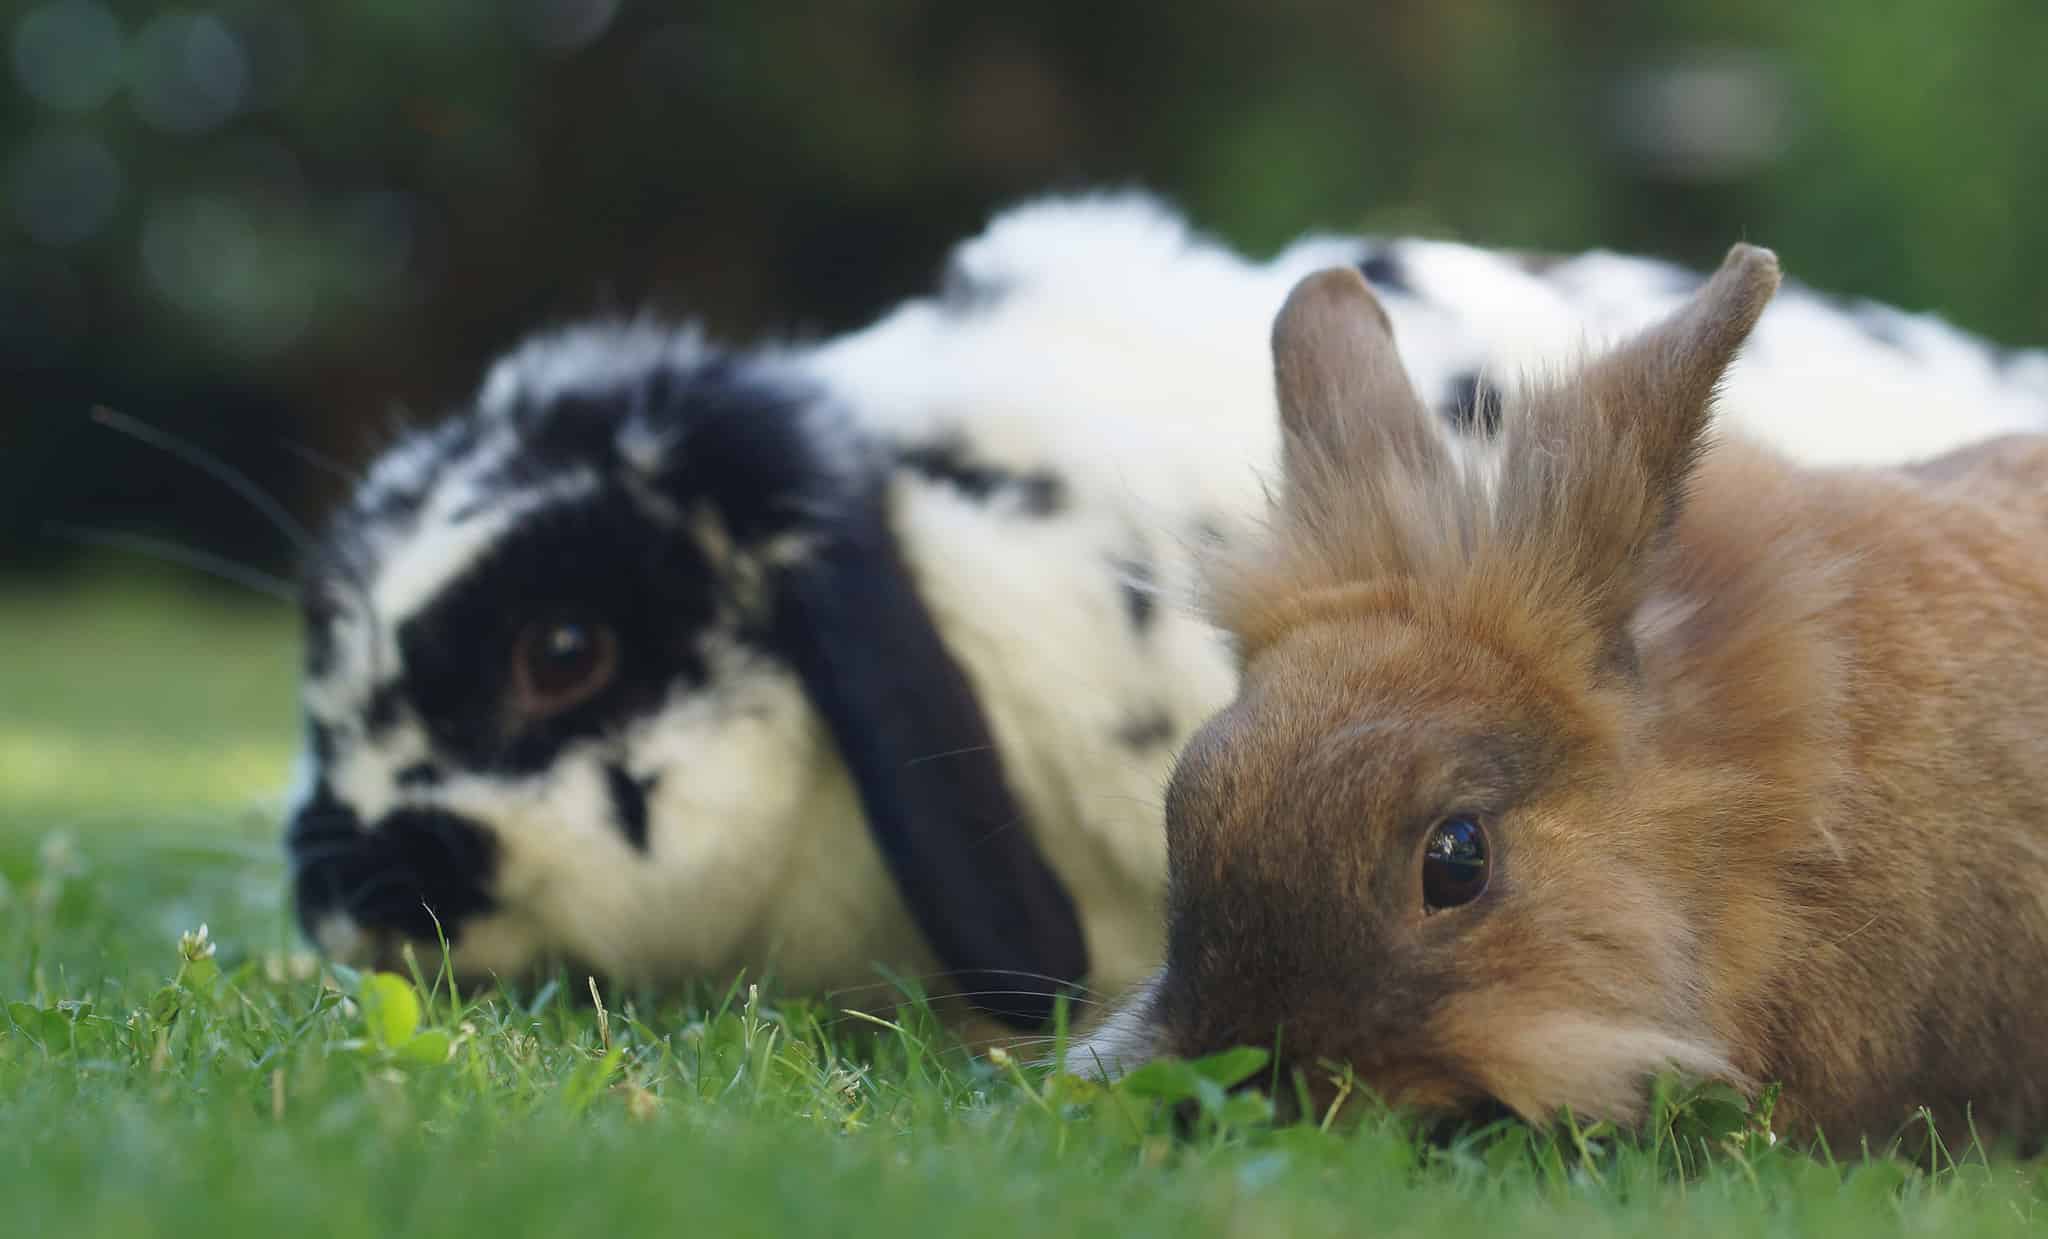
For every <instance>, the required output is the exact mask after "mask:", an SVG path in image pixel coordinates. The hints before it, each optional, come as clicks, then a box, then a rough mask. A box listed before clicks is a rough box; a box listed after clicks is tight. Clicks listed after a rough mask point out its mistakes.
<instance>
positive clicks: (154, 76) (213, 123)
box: [129, 14, 249, 134]
mask: <svg viewBox="0 0 2048 1239" xmlns="http://www.w3.org/2000/svg"><path fill="white" fill-rule="evenodd" d="M129 86H130V89H131V90H132V92H133V98H134V101H135V110H136V112H137V113H139V114H140V115H141V117H142V119H143V120H144V121H146V122H148V123H149V124H150V125H151V126H153V127H155V128H157V129H161V130H163V131H164V132H165V133H176V134H196V133H205V132H207V131H208V130H212V129H217V128H219V127H220V126H221V125H222V124H223V123H225V122H226V121H227V119H228V118H229V117H230V116H233V115H234V114H235V110H236V109H237V108H238V107H240V106H241V103H242V98H243V95H244V94H245V93H246V92H247V90H248V86H249V58H248V54H247V52H246V51H245V50H244V49H243V47H242V40H241V38H240V36H238V35H237V34H236V33H235V32H234V31H233V30H231V29H229V28H228V26H227V25H226V23H224V22H222V21H221V20H220V19H219V18H217V17H212V16H206V15H198V16H194V15H190V14H166V15H164V16H162V17H157V18H154V19H152V20H151V21H150V23H149V24H148V25H147V26H144V27H143V28H142V32H141V33H140V34H138V35H137V36H136V38H135V47H134V50H133V56H132V58H131V60H130V64H129Z"/></svg>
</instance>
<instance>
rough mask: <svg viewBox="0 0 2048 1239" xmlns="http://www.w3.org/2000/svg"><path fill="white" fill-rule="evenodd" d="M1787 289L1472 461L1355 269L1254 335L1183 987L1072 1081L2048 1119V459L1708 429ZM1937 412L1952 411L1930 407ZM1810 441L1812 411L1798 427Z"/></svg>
mask: <svg viewBox="0 0 2048 1239" xmlns="http://www.w3.org/2000/svg"><path fill="white" fill-rule="evenodd" d="M1777 285H1778V263H1777V260H1776V259H1775V258H1774V257H1773V256H1772V255H1771V254H1770V253H1769V252H1767V251H1764V250H1760V249H1754V248H1750V247H1747V246H1739V247H1737V248H1736V249H1735V250H1734V251H1732V252H1731V253H1730V255H1729V256H1728V259H1727V262H1726V264H1725V265H1724V266H1723V267H1722V268H1721V270H1720V272H1719V274H1718V275H1716V276H1715V277H1714V278H1713V280H1712V281H1711V282H1710V283H1708V284H1707V285H1706V286H1705V288H1704V289H1703V290H1701V291H1700V292H1699V293H1698V294H1697V296H1695V297H1694V298H1693V299H1692V300H1691V302H1690V303H1689V304H1687V305H1686V306H1685V307H1684V308H1683V309H1682V310H1681V311H1680V312H1678V313H1677V314H1676V315H1675V316H1674V317H1672V318H1670V319H1668V320H1667V321H1665V322H1664V323H1662V324H1661V325H1659V326H1656V327H1655V328H1653V329H1651V330H1649V331H1648V332H1647V333H1645V334H1642V335H1640V336H1638V337H1636V338H1635V339H1633V340H1632V341H1631V342H1629V343H1626V344H1624V345H1622V346H1621V347H1619V348H1617V349H1616V350H1614V351H1612V352H1610V353H1607V354H1605V355H1604V356H1600V357H1598V358H1597V359H1595V360H1592V361H1590V362H1589V363H1587V364H1585V365H1584V366H1583V368H1581V369H1579V370H1577V371H1576V372H1575V373H1570V374H1568V375H1566V376H1564V377H1560V378H1555V379H1552V380H1549V381H1542V382H1536V383H1532V384H1530V385H1529V386H1528V388H1527V389H1526V390H1525V391H1523V392H1522V393H1521V394H1520V395H1519V396H1518V397H1511V398H1510V399H1509V400H1508V401H1507V403H1506V405H1505V407H1504V411H1503V412H1504V416H1503V429H1502V432H1501V435H1500V437H1499V439H1498V441H1497V444H1496V445H1494V446H1493V447H1492V448H1491V450H1484V451H1481V450H1476V449H1475V448H1473V447H1472V446H1470V445H1466V446H1465V447H1463V448H1461V449H1455V450H1454V448H1453V446H1452V445H1451V444H1450V443H1449V442H1448V441H1447V439H1446V438H1445V436H1444V435H1442V434H1441V433H1440V430H1439V428H1438V427H1437V426H1436V425H1435V424H1433V423H1432V421H1431V419H1430V417H1429V415H1428V414H1427V413H1426V412H1425V411H1424V410H1423V408H1422V406H1421V405H1420V404H1419V403H1418V402H1417V400H1416V397H1415V395H1414V393H1413V391H1412V390H1411V388H1410V386H1409V382H1408V378H1407V376H1406V374H1405V372H1404V370H1403V367H1402V365H1401V362H1400V359H1399V357H1398V356H1397V354H1396V349H1395V343H1396V341H1395V338H1394V335H1393V334H1392V333H1391V332H1390V330H1389V326H1388V322H1387V318H1386V315H1385V314H1384V313H1383V312H1382V311H1381V309H1380V306H1379V304H1378V302H1377V301H1376V300H1375V298H1374V296H1373V295H1372V293H1371V292H1370V291H1369V289H1368V287H1367V284H1366V283H1365V281H1363V280H1361V279H1360V278H1359V276H1358V274H1357V273H1356V272H1355V271H1349V270H1343V271H1331V272H1325V273H1322V274H1318V275H1314V276H1312V277H1310V278H1308V279H1306V280H1304V281H1303V282H1302V283H1301V284H1300V285H1299V286H1298V288H1297V289H1296V290H1295V292H1294V293H1293V294H1292V296H1291V297H1290V298H1289V300H1288V301H1287V303H1286V305H1285V307H1284V309H1283V310H1282V311H1281V313H1280V315H1279V317H1278V320H1277V322H1276V323H1275V326H1274V329H1273V350H1274V363H1275V367H1276V372H1277V375H1278V389H1279V396H1280V404H1281V420H1282V423H1283V425H1284V435H1285V448H1284V475H1285V479H1284V486H1283V488H1282V490H1281V493H1280V496H1279V498H1278V499H1277V501H1276V508H1275V512H1274V517H1273V523H1272V532H1271V535H1270V538H1269V540H1268V541H1266V542H1265V543H1264V544H1263V545H1260V546H1258V547H1255V548H1245V549H1243V550H1241V551H1240V552H1238V553H1236V554H1234V555H1229V556H1225V557H1223V558H1222V562H1220V563H1219V564H1218V566H1217V568H1216V571H1215V573H1214V576H1213V580H1212V594H1211V597H1212V601H1213V604H1214V608H1215V612H1216V615H1217V616H1218V618H1219V620H1220V621H1221V623H1222V624H1223V625H1224V626H1225V627H1226V628H1227V629H1229V630H1230V631H1231V632H1233V633H1234V634H1235V635H1236V637H1237V638H1238V642H1239V648H1240V650H1241V653H1242V658H1243V675H1242V680H1241V686H1240V688H1239V691H1238V694H1237V697H1236V700H1235V701H1234V702H1233V703H1232V704H1231V705H1230V706H1228V707H1227V708H1226V709H1224V710H1223V711H1222V712H1221V713H1219V714H1218V715H1216V716H1215V717H1214V718H1213V719H1211V720H1210V721H1209V722H1208V723H1207V724H1206V725H1205V726H1204V727H1203V728H1202V729H1201V730H1200V731H1199V732H1198V733H1197V735H1196V737H1195V738H1194V739H1193V740H1192V741H1191V742H1190V744H1189V746H1188V748H1187V749H1186V751H1185V753H1184V754H1183V756H1182V757H1181V759H1180V762H1179V765H1178V769H1177V770H1176V772H1175V774H1174V776H1173V780H1172V784H1171V789H1170V791H1169V793H1168V799H1167V823H1168V835H1169V838H1168V856H1169V866H1168V871H1169V875H1170V876H1169V892H1170V894H1169V905H1170V907H1169V916H1168V931H1167V958H1166V964H1165V966H1164V968H1163V969H1162V970H1161V971H1160V972H1159V974H1158V975H1157V976H1156V977H1155V978H1154V979H1153V980H1152V981H1151V982H1150V983H1149V984H1148V985H1147V986H1146V987H1144V989H1143V991H1142V993H1141V995H1140V996H1139V997H1138V999H1137V1000H1136V1001H1135V1002H1133V1003H1132V1004H1131V1005H1130V1006H1129V1007H1127V1008H1126V1009H1125V1010H1123V1011H1122V1012H1120V1013H1119V1014H1118V1015H1117V1016H1115V1017H1114V1018H1113V1019H1111V1020H1110V1021H1108V1022H1107V1023H1106V1024H1105V1025H1104V1026H1103V1027H1102V1028H1101V1029H1100V1030H1099V1031H1098V1032H1097V1033H1096V1034H1095V1035H1094V1036H1093V1037H1092V1038H1091V1039H1089V1040H1088V1041H1086V1042H1085V1043H1083V1044H1081V1045H1079V1046H1078V1047H1076V1049H1075V1050H1074V1051H1073V1053H1072V1057H1071V1058H1070V1059H1069V1062H1070V1064H1071V1065H1073V1066H1075V1067H1076V1068H1080V1069H1091V1070H1092V1069H1097V1068H1098V1067H1099V1068H1108V1069H1111V1070H1114V1069H1116V1068H1118V1067H1129V1066H1131V1065H1133V1064H1135V1063H1136V1062H1138V1061H1141V1060H1142V1059H1144V1058H1145V1057H1147V1056H1150V1055H1154V1054H1158V1053H1168V1052H1170V1053H1182V1054H1198V1053H1203V1052H1208V1051H1212V1050H1215V1049H1219V1048H1222V1047H1225V1046H1229V1045H1233V1044H1245V1043H1249V1044H1254V1045H1263V1046H1269V1047H1274V1046H1277V1048H1278V1053H1279V1054H1280V1056H1281V1057H1282V1060H1283V1061H1284V1062H1285V1063H1287V1064H1290V1065H1294V1066H1299V1067H1301V1068H1302V1069H1303V1071H1304V1076H1305V1078H1306V1080H1307V1081H1308V1083H1309V1084H1311V1085H1312V1086H1313V1088H1314V1089H1315V1090H1317V1093H1318V1097H1317V1099H1318V1100H1320V1101H1323V1102H1325V1103H1327V1101H1328V1100H1329V1099H1330V1097H1331V1093H1330V1087H1331V1086H1330V1085H1329V1084H1328V1083H1327V1080H1328V1078H1329V1073H1328V1072H1327V1071H1326V1070H1324V1069H1323V1068H1321V1067H1319V1066H1318V1064H1319V1063H1322V1062H1324V1061H1330V1062H1336V1063H1343V1064H1349V1065H1350V1066H1351V1067H1352V1068H1354V1069H1355V1071H1356V1078H1357V1080H1358V1082H1359V1083H1361V1084H1363V1085H1365V1086H1368V1087H1369V1088H1370V1089H1372V1090H1373V1091H1375V1092H1376V1093H1377V1094H1379V1095H1380V1096H1382V1097H1384V1098H1386V1099H1388V1100H1390V1101H1392V1102H1395V1103H1398V1104H1406V1105H1411V1106H1415V1107H1418V1108H1421V1109H1423V1110H1429V1111H1438V1112H1450V1113H1456V1112H1459V1111H1463V1110H1466V1109H1468V1108H1479V1107H1483V1106H1490V1105H1493V1104H1500V1105H1505V1106H1506V1107H1508V1108H1510V1109H1512V1110H1513V1111H1515V1112H1517V1113H1519V1114H1521V1115H1523V1116H1525V1117H1527V1118H1530V1119H1533V1120H1541V1119H1544V1118H1546V1117H1548V1116H1553V1115H1556V1114H1558V1113H1559V1112H1560V1111H1562V1110H1564V1109H1566V1108H1569V1109H1570V1111H1571V1112H1572V1113H1574V1114H1576V1115H1579V1116H1582V1117H1585V1116H1598V1117H1606V1118H1612V1119H1616V1120H1621V1121H1628V1120H1634V1119H1637V1118H1639V1117H1640V1116H1641V1115H1642V1113H1643V1107H1644V1105H1645V1103H1646V1100H1647V1095H1648V1089H1647V1085H1648V1084H1649V1082H1650V1080H1651V1078H1652V1077H1653V1075H1655V1074H1656V1073H1658V1072H1660V1071H1663V1070H1666V1069H1671V1068H1676V1069H1677V1070H1679V1071H1681V1072H1684V1073H1689V1074H1691V1075H1693V1076H1697V1077H1708V1078H1715V1079H1720V1080H1725V1081H1729V1082H1732V1083H1734V1084H1736V1085H1738V1086H1745V1087H1747V1086H1755V1085H1760V1084H1762V1083H1765V1082H1769V1081H1778V1082H1781V1083H1782V1084H1783V1085H1784V1090H1785V1091H1784V1094H1783V1098H1782V1101H1781V1103H1780V1106H1779V1109H1778V1112H1777V1113H1778V1115H1779V1117H1780V1119H1781V1120H1783V1125H1784V1127H1785V1129H1786V1130H1789V1131H1793V1132H1812V1131H1814V1130H1820V1131H1823V1132H1825V1133H1826V1135H1827V1136H1828V1137H1829V1138H1830V1139H1831V1140H1833V1141H1834V1142H1835V1147H1837V1148H1841V1147H1844V1146H1843V1144H1842V1143H1841V1142H1842V1141H1845V1140H1846V1141H1849V1142H1851V1143H1850V1144H1849V1145H1848V1146H1847V1147H1851V1148H1853V1147H1855V1146H1854V1141H1855V1140H1856V1139H1857V1138H1858V1137H1860V1136H1865V1135H1867V1136H1869V1137H1871V1138H1872V1139H1873V1140H1874V1141H1882V1140H1883V1139H1885V1138H1886V1137H1888V1136H1890V1135H1891V1134H1892V1133H1893V1132H1894V1131H1896V1130H1897V1129H1898V1128H1899V1126H1900V1124H1901V1123H1902V1122H1903V1121H1904V1120H1905V1119H1906V1118H1907V1116H1908V1113H1909V1111H1910V1109H1911V1108H1913V1107H1916V1106H1921V1105H1925V1106H1927V1107H1930V1108H1931V1110H1932V1112H1933V1114H1934V1115H1935V1116H1936V1118H1937V1120H1938V1122H1939V1124H1940V1125H1941V1127H1942V1128H1943V1130H1944V1131H1945V1132H1946V1133H1947V1134H1949V1135H1950V1136H1956V1135H1960V1134H1962V1133H1963V1132H1964V1131H1965V1119H1966V1114H1967V1115H1969V1116H1971V1117H1973V1118H1974V1120H1975V1122H1976V1124H1977V1127H1978V1129H1979V1130H1980V1131H1983V1132H1986V1133H1990V1132H1998V1133H2002V1134H2005V1135H2008V1136H2013V1137H2017V1138H2020V1139H2022V1140H2028V1141H2031V1140H2033V1139H2035V1138H2037V1137H2038V1136H2039V1135H2040V1134H2041V1132H2042V1128H2043V1118H2044V1114H2048V1024H2044V1023H2043V1019H2042V1017H2043V1014H2044V1013H2048V439H2042V438H2035V437H2021V436H2014V437H2010V438H2005V439H2000V440H1994V441H1992V442H1990V443H1987V444H1983V445H1979V446H1978V447H1976V448H1973V449H1970V450H1967V451H1964V452H1960V453H1958V454H1955V455H1951V456H1948V457H1945V458H1941V459H1938V460H1935V461H1933V462H1931V463H1928V464H1925V465H1922V466H1919V467H1915V468H1909V469H1900V470H1849V469H1841V470H1818V469H1810V468H1801V467H1797V466H1794V465H1793V464H1791V463H1788V462H1787V461H1786V460H1784V459H1782V458H1781V457H1779V456H1777V455H1775V454H1773V453H1771V452H1769V451H1766V450H1764V449H1761V448H1759V447H1756V446H1753V445H1750V444H1747V443H1745V442H1743V441H1741V440H1740V439H1737V438H1734V437H1732V436H1710V435H1709V433H1708V432H1709V410H1710V406H1711V405H1712V404H1713V402H1714V399H1715V393H1716V389H1717V387H1718V386H1719V385H1720V384H1721V382H1722V379H1723V376H1724V375H1725V373H1726V372H1727V369H1728V367H1729V365H1730V363H1731V362H1732V361H1733V360H1734V358H1735V356H1736V353H1737V350H1738V349H1739V348H1740V347H1741V346H1742V345H1743V343H1744V340H1745V339H1746V338H1747V337H1748V336H1749V334H1750V331H1751V328H1752V326H1753V325H1754V324H1755V323H1756V321H1757V318H1758V316H1759V315H1760V314H1761V313H1762V312H1763V310H1764V306H1765V304H1766V302H1767V301H1769V300H1770V298H1771V296H1772V293H1773V291H1774V290H1775V289H1776V287H1777ZM1927 413H1928V415H1929V416H1930V417H1934V416H1938V415H1939V413H1940V410H1939V409H1933V408H1930V409H1929V410H1927ZM1787 415H1788V416H1793V415H1796V410H1787Z"/></svg>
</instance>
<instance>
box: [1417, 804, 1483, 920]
mask: <svg viewBox="0 0 2048 1239" xmlns="http://www.w3.org/2000/svg"><path fill="white" fill-rule="evenodd" d="M1485 889H1486V831H1485V830H1483V829H1481V828H1480V825H1479V823H1478V822H1475V821H1473V820H1472V819H1471V818H1469V817H1447V818H1445V819H1444V820H1443V821H1441V822H1438V823H1437V824H1436V825H1435V827H1433V828H1432V829H1431V830H1430V832H1429V843H1428V845H1427V846H1426V847H1425V848H1424V849H1423V852H1422V904H1423V909H1424V910H1425V911H1429V912H1436V911H1439V910H1441V909H1444V908H1455V907H1457V906H1458V905H1459V904H1464V903H1471V902H1472V901H1473V900H1475V899H1477V898H1479V895H1480V892H1482V891H1484V890H1485Z"/></svg>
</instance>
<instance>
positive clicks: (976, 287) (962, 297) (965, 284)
mask: <svg viewBox="0 0 2048 1239" xmlns="http://www.w3.org/2000/svg"><path fill="white" fill-rule="evenodd" d="M1009 293H1010V288H1009V284H1008V282H1007V281H1004V280H1000V279H982V278H977V277H976V276H974V275H972V274H970V273H969V272H968V270H967V269H966V267H964V266H962V265H961V262H960V258H959V256H958V255H957V254H956V255H954V257H953V258H952V259H951V260H950V261H948V262H947V263H946V269H945V271H944V273H943V274H941V275H940V277H939V304H940V306H942V307H944V308H945V309H946V310H947V311H948V312H949V313H953V314H972V313H975V312H977V311H981V310H987V309H990V308H993V307H994V306H995V305H996V304H997V303H998V302H1000V301H1002V299H1003V298H1004V297H1006V296H1008V295H1009Z"/></svg>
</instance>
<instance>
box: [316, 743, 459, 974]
mask: <svg viewBox="0 0 2048 1239" xmlns="http://www.w3.org/2000/svg"><path fill="white" fill-rule="evenodd" d="M287 839H288V843H289V846H290V850H291V854H292V868H293V875H292V885H293V891H294V894H295V896H296V903H297V906H298V915H299V924H300V925H301V926H302V927H303V928H304V929H305V930H306V931H307V932H308V933H311V932H312V930H313V929H314V928H315V927H316V926H317V925H318V924H319V923H320V921H321V920H322V919H324V918H325V917H326V916H328V915H329V914H330V913H333V912H337V911H341V912H346V913H348V915H349V916H350V917H351V918H353V919H354V920H355V922H356V923H357V924H359V925H361V926H363V927H364V928H366V929H371V930H390V931H394V932H397V933H401V934H404V935H406V936H407V937H409V938H412V939H416V940H418V941H422V942H428V941H433V940H434V938H435V936H436V935H435V928H436V924H437V922H438V925H439V929H440V932H441V933H442V934H445V935H446V936H447V938H448V940H449V941H450V942H454V941H456V940H457V939H458V938H459V937H460V936H461V933H462V928H463V925H464V923H465V922H467V921H468V920H469V919H471V918H472V917H475V916H477V915H480V914H482V913H485V912H488V911H490V910H491V909H492V908H493V907H494V906H496V905H495V902H494V901H493V899H492V898H491V895H490V893H489V892H490V883H491V881H492V879H493V877H494V876H495V873H496V868H497V846H496V845H495V844H494V843H493V842H492V841H491V839H490V837H489V836H488V835H486V834H484V833H483V832H482V831H481V830H479V829H478V828H477V827H476V825H475V824H474V823H472V822H469V821H468V820H466V819H464V818H461V817H458V816H456V815H455V814H453V813H446V812H442V811H440V810H437V809H399V810H397V811H395V812H393V813H391V814H388V815H387V816H386V817H385V818H384V820H383V821H381V822H379V823H377V826H376V829H374V830H368V831H366V830H364V829H363V828H362V821H361V819H359V818H358V817H357V816H356V814H355V812H354V811H353V810H351V809H349V808H348V807H347V806H346V805H344V804H342V803H341V802H340V801H338V800H337V799H335V797H334V793H333V791H332V790H331V789H330V788H329V787H328V786H327V784H326V783H325V782H324V781H323V782H322V783H321V784H320V785H319V787H318V788H317V789H316V790H315V793H314V796H313V799H312V800H311V801H309V802H308V803H307V804H306V806H305V808H303V809H301V810H300V811H299V814H298V816H297V817H295V818H293V819H292V824H291V829H290V831H289V834H288V836H287Z"/></svg>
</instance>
